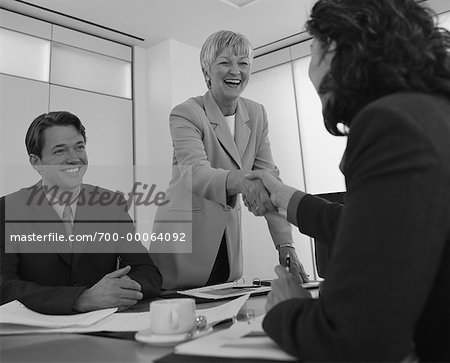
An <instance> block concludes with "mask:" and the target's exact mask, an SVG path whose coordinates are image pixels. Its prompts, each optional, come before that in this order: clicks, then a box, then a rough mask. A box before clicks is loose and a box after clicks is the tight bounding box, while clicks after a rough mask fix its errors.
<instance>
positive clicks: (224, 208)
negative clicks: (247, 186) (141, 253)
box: [150, 91, 292, 289]
mask: <svg viewBox="0 0 450 363" xmlns="http://www.w3.org/2000/svg"><path fill="white" fill-rule="evenodd" d="M170 132H171V136H172V142H173V148H174V154H173V169H172V180H171V181H170V184H169V188H168V190H167V194H166V195H167V199H168V200H170V203H168V204H167V205H165V206H163V207H159V209H158V212H157V214H156V217H155V222H154V227H153V232H155V233H161V232H171V231H173V230H174V228H176V229H177V231H178V232H180V231H181V229H182V228H185V229H186V230H188V229H189V228H190V227H191V225H190V224H188V223H185V224H184V226H183V225H182V224H176V223H175V224H174V223H173V222H175V221H180V220H187V219H188V220H189V219H190V218H192V240H193V243H192V253H154V254H153V253H152V254H151V255H152V258H153V260H154V261H155V264H156V265H157V266H158V267H159V269H160V270H161V273H162V275H163V288H165V289H174V288H181V287H193V286H203V285H205V283H206V281H207V280H208V277H209V275H210V272H211V269H212V266H213V264H214V261H215V258H216V255H217V251H218V249H219V245H220V242H221V238H222V235H223V233H224V231H225V234H226V240H227V252H228V259H229V264H230V276H229V281H232V280H236V279H238V278H240V277H241V276H242V246H241V225H240V223H241V207H240V204H239V202H237V201H238V199H237V198H236V196H233V197H231V198H229V197H227V194H226V180H227V176H228V174H229V172H230V171H231V170H237V169H243V170H252V169H265V170H268V171H271V172H272V173H273V174H274V175H277V176H278V174H279V172H278V169H277V168H276V166H275V164H274V161H273V159H272V153H271V150H270V143H269V137H268V123H267V116H266V112H265V110H264V107H263V106H262V105H260V104H258V103H256V102H253V101H250V100H248V99H245V98H239V100H238V105H237V110H236V117H235V140H233V137H232V135H231V132H230V129H229V127H228V125H227V124H226V122H225V119H224V116H223V114H222V112H221V111H220V109H219V106H218V105H217V103H216V101H215V100H214V97H213V96H212V94H211V92H210V91H208V92H207V93H206V94H205V95H204V96H198V97H195V98H190V99H188V100H187V101H186V102H184V103H182V104H180V105H178V106H176V107H175V108H174V109H173V110H172V112H171V114H170ZM186 166H187V169H188V170H186ZM266 219H267V222H268V226H269V230H270V233H271V235H272V239H273V241H274V243H275V244H279V243H283V242H291V241H292V235H291V227H290V225H289V223H288V222H287V221H286V220H285V218H283V217H282V216H281V215H279V214H277V213H270V214H268V215H267V216H266ZM170 222H172V223H170ZM174 226H176V227H174ZM167 246H168V245H167V242H161V241H155V242H152V244H151V248H150V252H154V251H167Z"/></svg>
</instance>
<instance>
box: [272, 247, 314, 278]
mask: <svg viewBox="0 0 450 363" xmlns="http://www.w3.org/2000/svg"><path fill="white" fill-rule="evenodd" d="M287 255H289V259H290V268H289V272H290V273H291V275H292V278H293V279H294V281H296V282H297V284H301V283H304V282H309V275H308V274H307V273H306V271H305V269H304V268H303V265H302V263H301V262H300V260H299V259H298V256H297V253H296V252H295V248H294V247H290V246H283V247H280V248H279V250H278V259H279V261H280V265H282V266H284V267H286V266H287V263H286V257H287Z"/></svg>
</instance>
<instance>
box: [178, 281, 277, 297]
mask: <svg viewBox="0 0 450 363" xmlns="http://www.w3.org/2000/svg"><path fill="white" fill-rule="evenodd" d="M270 289H271V287H270V286H255V285H239V284H236V283H235V282H227V283H224V284H218V285H211V286H205V287H199V288H196V289H190V290H181V291H177V293H179V294H182V295H187V296H193V297H198V298H202V299H210V300H220V299H229V298H233V297H238V296H242V295H247V294H249V295H255V294H263V293H268V292H269V291H270Z"/></svg>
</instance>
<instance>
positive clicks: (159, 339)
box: [135, 328, 212, 347]
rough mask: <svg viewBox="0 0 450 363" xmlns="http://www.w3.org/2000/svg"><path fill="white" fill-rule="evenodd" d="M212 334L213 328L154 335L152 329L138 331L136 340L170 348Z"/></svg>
mask: <svg viewBox="0 0 450 363" xmlns="http://www.w3.org/2000/svg"><path fill="white" fill-rule="evenodd" d="M210 332H212V328H210V329H204V330H201V331H196V332H195V333H194V334H192V333H191V332H188V333H183V334H154V333H152V331H151V329H145V330H141V331H138V332H137V333H136V335H135V338H136V340H137V341H138V342H141V343H146V344H150V345H154V346H157V347H170V346H173V345H176V344H178V343H182V342H185V341H187V340H190V339H195V338H199V337H201V336H203V335H206V334H208V333H210Z"/></svg>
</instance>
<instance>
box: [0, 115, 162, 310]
mask: <svg viewBox="0 0 450 363" xmlns="http://www.w3.org/2000/svg"><path fill="white" fill-rule="evenodd" d="M25 143H26V147H27V152H28V155H29V160H30V163H31V165H32V166H33V168H34V169H35V170H36V171H37V172H38V173H39V174H40V176H41V178H42V179H41V180H40V181H39V182H38V183H37V184H35V185H33V186H32V187H30V188H25V189H21V190H19V191H17V192H15V193H13V194H10V195H7V196H6V197H3V198H1V199H0V216H1V223H0V227H1V231H0V232H1V233H0V240H1V244H2V246H1V280H0V287H1V293H0V299H1V303H6V302H9V301H12V300H19V301H20V302H22V303H23V304H24V305H26V306H27V307H29V308H31V309H33V310H36V311H39V312H42V313H47V314H71V313H76V312H84V311H90V310H95V309H101V308H109V307H118V308H119V310H124V309H127V308H129V307H130V306H132V305H134V304H135V303H137V302H138V301H139V300H141V299H143V298H144V299H145V298H149V297H153V296H157V295H158V294H159V293H160V290H161V282H162V279H161V274H160V272H159V270H158V268H157V267H156V266H155V265H154V264H153V262H152V260H151V258H150V256H149V254H148V251H147V250H146V249H145V248H144V247H143V246H142V245H141V243H140V242H139V241H136V240H134V236H135V235H134V226H133V222H132V220H131V218H130V216H129V215H128V212H127V208H128V206H127V203H126V201H125V199H124V198H123V196H122V195H120V194H118V193H114V192H112V191H109V190H106V189H103V188H99V187H98V186H93V185H88V184H83V183H82V181H83V176H84V174H85V172H86V169H87V165H88V158H87V153H86V132H85V128H84V126H83V125H82V123H81V121H80V120H79V118H78V117H77V116H75V115H73V114H71V113H69V112H65V111H59V112H51V113H48V114H43V115H40V116H38V117H37V118H36V119H35V120H34V121H33V122H32V123H31V125H30V127H29V129H28V132H27V135H26V138H25ZM89 195H90V197H89V198H88V197H87V196H89ZM98 200H101V203H98ZM108 201H109V202H108ZM100 236H103V237H104V239H105V240H106V236H108V241H107V243H105V240H104V241H103V243H102V240H101V239H100ZM111 236H114V237H113V240H111ZM130 237H131V238H130ZM125 241H126V242H125Z"/></svg>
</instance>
